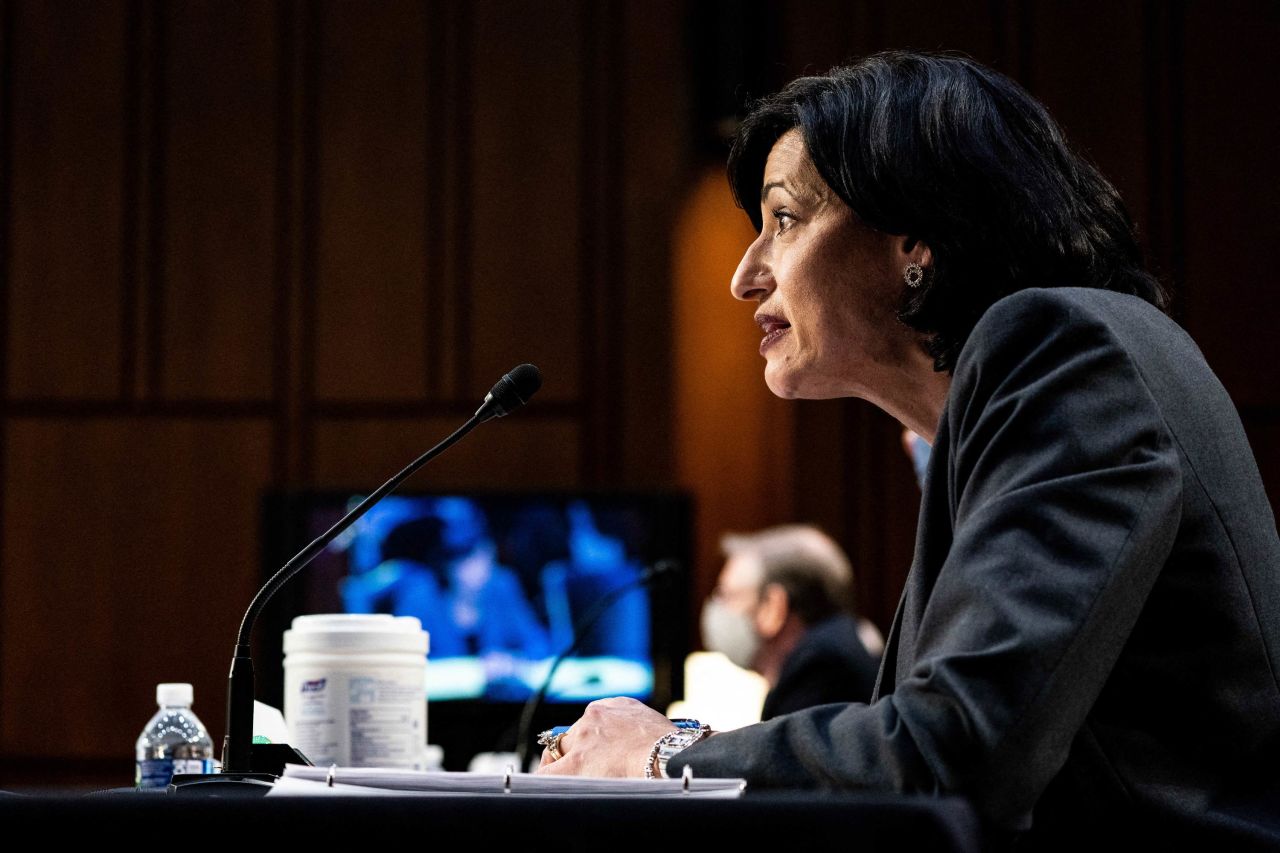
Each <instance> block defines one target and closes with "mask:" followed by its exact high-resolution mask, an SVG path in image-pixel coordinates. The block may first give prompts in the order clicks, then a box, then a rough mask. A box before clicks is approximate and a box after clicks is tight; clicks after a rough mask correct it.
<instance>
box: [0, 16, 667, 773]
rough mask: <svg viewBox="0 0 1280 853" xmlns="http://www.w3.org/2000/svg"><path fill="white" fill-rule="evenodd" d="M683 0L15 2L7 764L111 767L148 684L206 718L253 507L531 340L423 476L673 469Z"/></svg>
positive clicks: (1, 423) (211, 719)
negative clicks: (486, 420)
mask: <svg viewBox="0 0 1280 853" xmlns="http://www.w3.org/2000/svg"><path fill="white" fill-rule="evenodd" d="M680 18H681V16H680V14H679V4H678V3H673V2H666V0H660V2H657V3H646V4H644V6H643V7H641V6H640V5H639V4H630V3H621V2H597V0H581V2H579V0H554V2H478V3H472V2H464V0H457V2H455V0H429V2H414V0H385V2H382V1H381V0H380V2H378V3H367V2H354V0H353V1H352V2H293V0H279V2H262V0H243V1H242V2H228V0H181V2H169V1H168V0H100V2H93V3H83V4H81V3H75V4H71V3H64V2H56V1H55V0H47V2H42V0H9V1H8V2H4V3H3V5H2V6H0V63H2V64H3V72H4V73H3V81H4V83H3V103H2V105H0V108H2V114H0V116H2V118H0V162H2V163H3V173H2V180H3V184H2V185H0V205H3V208H0V217H2V220H3V228H2V229H0V233H2V234H3V241H4V242H3V244H2V246H0V248H2V249H3V272H4V287H3V290H2V291H0V327H2V328H3V335H4V339H3V346H2V347H0V375H2V376H3V418H2V419H0V447H2V448H3V453H2V455H0V460H2V461H0V483H2V484H3V492H2V498H0V513H2V519H3V521H2V523H3V528H2V530H3V533H2V536H3V540H2V546H0V570H2V573H0V594H2V596H3V597H2V599H0V602H2V603H0V607H2V610H0V643H2V647H0V696H2V697H3V705H2V707H0V762H3V763H4V764H5V767H6V768H7V769H6V770H5V771H2V772H0V775H3V776H4V777H5V778H4V781H5V782H11V781H12V779H13V778H14V777H15V776H19V775H21V774H20V772H19V771H17V770H14V769H13V768H15V767H18V768H24V767H25V768H27V769H31V767H32V766H33V765H34V760H36V759H57V758H61V759H68V760H72V761H76V762H80V764H81V765H82V766H85V767H93V766H94V761H95V760H96V761H98V765H97V766H98V767H99V769H100V770H101V771H102V775H103V778H104V779H107V778H109V779H114V780H116V781H117V783H118V784H127V783H128V781H129V778H130V774H131V769H130V764H129V763H130V761H131V750H132V744H133V739H134V738H135V737H136V735H137V732H138V730H140V728H141V725H142V723H143V722H145V720H146V718H147V717H148V716H149V715H150V713H151V712H152V709H153V708H154V704H153V692H154V685H155V683H156V682H158V681H163V680H182V681H192V682H194V684H195V686H196V707H197V710H198V712H199V713H201V714H202V715H203V718H204V719H205V721H206V722H207V723H208V724H209V725H210V727H211V729H212V730H213V732H214V735H215V738H216V739H220V737H221V728H222V717H223V707H222V703H223V701H224V690H225V675H226V668H227V666H228V660H229V657H228V655H229V653H230V651H231V647H232V644H233V641H234V632H235V629H236V626H237V625H238V622H239V618H240V614H241V613H242V612H243V610H244V608H245V607H246V606H247V604H248V602H249V600H250V598H251V596H252V592H253V590H254V588H255V586H256V585H257V583H258V577H259V572H260V562H259V561H260V548H259V526H260V523H259V517H258V516H259V500H260V497H261V495H262V494H263V492H264V491H265V490H267V489H269V488H278V487H310V486H315V487H370V486H373V485H376V484H377V483H378V482H380V481H381V480H383V479H384V478H385V477H386V476H388V475H390V474H391V473H392V472H394V471H395V470H396V469H398V468H399V467H401V466H402V465H403V464H405V463H406V462H407V461H408V460H410V459H412V458H413V457H415V456H417V455H418V454H419V453H421V452H422V451H423V450H425V449H426V447H428V446H430V445H431V444H433V443H434V442H435V441H437V440H438V439H439V438H442V437H443V436H444V435H445V434H447V433H448V432H449V431H451V430H452V429H453V428H454V427H456V426H457V425H458V424H459V423H460V422H461V421H462V420H463V419H464V418H465V417H466V416H468V415H470V414H471V412H472V411H474V410H475V407H476V406H477V405H478V404H479V402H480V399H481V398H482V397H483V395H484V394H485V392H487V391H488V389H489V388H490V386H491V385H492V384H493V383H494V382H495V381H496V380H497V379H498V378H499V377H500V376H501V375H502V374H503V373H504V372H506V371H507V370H509V369H511V368H512V367H513V366H515V365H517V364H519V363H521V362H525V361H529V362H533V363H535V364H537V365H539V366H540V367H541V368H542V370H543V372H544V376H545V385H544V387H543V390H542V391H541V393H540V394H539V396H538V399H537V401H536V405H533V406H530V407H529V408H528V409H526V410H525V411H522V412H520V413H519V415H518V416H516V417H512V418H508V419H505V420H502V421H498V422H495V423H493V424H490V425H488V426H486V427H485V428H484V429H482V430H481V431H479V432H478V433H477V434H476V435H474V436H473V437H471V438H470V439H468V441H467V442H465V443H464V444H462V445H459V446H458V447H457V448H456V450H454V451H453V452H451V454H450V455H448V456H446V457H443V458H442V459H441V460H440V461H439V462H438V463H437V464H435V465H433V466H432V468H431V469H429V470H428V471H426V472H424V473H423V474H421V475H419V477H418V479H417V480H416V482H417V484H418V485H419V486H420V487H422V486H431V487H441V488H450V487H457V488H471V487H489V488H556V487H579V486H582V487H598V488H604V487H653V486H662V485H669V484H670V483H671V480H672V473H671V471H672V462H671V458H672V448H671V443H670V440H669V432H670V428H669V420H668V419H667V418H666V417H665V416H664V415H663V414H662V404H663V402H664V400H665V399H667V396H668V394H667V391H666V385H667V382H668V377H669V376H670V373H671V365H670V357H669V355H668V354H667V350H668V349H669V346H668V345H667V344H666V341H667V340H668V339H669V332H668V331H667V330H668V328H669V321H668V315H669V299H670V296H669V292H668V290H667V288H666V285H665V274H664V272H663V271H664V270H665V269H666V268H667V266H668V263H669V262H668V258H667V255H666V251H667V250H666V243H667V232H668V230H669V213H668V211H669V205H670V201H671V199H672V198H676V197H678V196H679V194H680V192H681V190H682V187H683V185H684V169H685V168H686V166H685V159H684V157H685V153H684V152H685V151H686V150H687V148H688V147H689V146H688V143H687V129H686V128H687V125H688V123H689V120H688V117H687V115H686V111H685V109H684V106H683V105H684V103H685V101H686V95H685V90H686V88H687V81H686V74H685V70H684V69H685V60H684V44H683V36H684V33H683V30H682V29H681V27H680V26H679V25H678V22H679V20H680ZM672 22H676V24H675V25H673V24H672ZM640 436H643V440H639V438H638V437H640ZM277 665H278V664H277ZM50 732H57V733H59V734H58V735H57V737H56V738H55V739H53V740H51V738H50V735H49V733H50ZM24 762H25V764H24ZM86 772H88V771H86ZM91 775H92V774H91Z"/></svg>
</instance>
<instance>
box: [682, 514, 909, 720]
mask: <svg viewBox="0 0 1280 853" xmlns="http://www.w3.org/2000/svg"><path fill="white" fill-rule="evenodd" d="M721 547H722V548H723V550H724V554H725V557H726V558H727V560H726V562H725V564H724V568H723V569H722V570H721V572H720V578H719V581H718V582H717V584H716V588H715V590H714V591H713V592H712V594H711V597H710V598H709V599H708V600H707V602H706V604H705V605H704V606H703V610H702V638H703V644H704V645H705V646H706V647H707V648H708V649H709V650H711V651H717V652H722V653H723V654H724V655H725V656H726V657H727V658H729V660H731V661H733V662H734V663H735V664H737V665H738V666H740V667H743V668H744V669H751V670H754V671H756V672H758V673H760V675H761V676H763V677H764V679H765V681H767V682H768V684H769V694H768V695H767V696H766V697H765V700H764V710H763V711H762V713H761V718H762V719H764V720H768V719H770V718H772V717H776V716H778V715H780V714H786V713H789V712H791V711H797V710H799V709H801V708H807V707H810V706H812V705H823V704H827V703H829V702H866V701H868V700H869V699H870V697H871V691H872V688H873V687H874V686H875V681H876V673H877V672H878V670H879V668H880V662H879V655H880V651H881V649H882V648H883V646H884V643H883V640H882V639H881V638H880V633H879V631H877V630H876V628H875V626H874V625H872V624H871V623H870V622H867V621H866V620H859V619H857V618H856V617H855V616H854V615H853V608H852V603H853V571H852V569H851V568H850V567H849V560H848V558H846V557H845V555H844V553H843V552H842V551H841V550H840V546H838V545H837V544H836V543H835V542H833V541H832V540H831V538H830V537H828V536H827V535H826V534H824V533H822V532H821V531H820V530H818V529H817V528H815V527H811V526H808V525H799V524H793V525H784V526H781V527H772V528H769V529H767V530H762V531H760V532H758V533H751V534H729V535H726V536H725V537H724V538H723V540H722V541H721ZM869 649H870V650H869Z"/></svg>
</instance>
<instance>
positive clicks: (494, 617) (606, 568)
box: [264, 493, 690, 708]
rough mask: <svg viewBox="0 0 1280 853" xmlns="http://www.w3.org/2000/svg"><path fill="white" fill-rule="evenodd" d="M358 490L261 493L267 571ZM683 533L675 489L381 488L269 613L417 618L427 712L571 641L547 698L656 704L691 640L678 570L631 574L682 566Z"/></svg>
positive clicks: (511, 679)
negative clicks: (665, 579) (656, 576)
mask: <svg viewBox="0 0 1280 853" xmlns="http://www.w3.org/2000/svg"><path fill="white" fill-rule="evenodd" d="M363 497H364V495H362V494H356V493H325V494H309V495H296V494H294V495H274V496H271V497H269V499H268V502H267V512H266V515H265V518H266V524H267V534H268V535H267V536H266V540H267V541H268V542H269V543H272V544H270V545H269V547H268V549H267V551H268V554H267V565H266V566H265V568H264V571H266V572H267V573H268V574H269V573H271V572H274V570H275V569H277V568H278V567H279V566H280V565H282V564H283V562H284V561H285V560H287V559H288V557H290V556H292V554H293V553H295V552H297V551H299V550H301V549H302V548H303V547H304V546H305V545H306V544H307V543H308V542H310V541H311V540H313V539H314V538H316V537H317V536H319V535H321V534H322V533H324V532H325V531H326V530H327V529H328V528H329V527H330V526H332V525H333V524H334V523H335V522H337V521H338V519H340V518H341V517H342V516H343V515H344V514H345V513H346V512H347V511H348V510H349V509H351V508H352V507H354V506H355V505H356V504H357V503H359V501H360V500H361V499H363ZM689 534H690V531H689V514H688V510H687V501H686V500H685V499H684V498H683V497H682V496H680V495H674V494H659V495H655V494H644V495H640V494H632V495H625V494H608V495H605V494H587V493H577V494H536V495H530V494H497V493H495V494H409V495H392V496H390V497H387V498H385V499H384V500H383V501H381V502H380V503H379V504H377V505H375V506H374V507H373V508H372V509H371V510H370V511H369V512H368V513H367V514H366V515H365V516H364V517H363V518H361V519H360V520H359V521H357V522H356V523H355V524H354V525H353V526H352V527H351V528H350V529H348V530H347V531H346V532H344V533H343V534H342V535H341V536H339V537H338V538H337V539H335V540H334V541H333V542H332V543H331V544H330V545H329V546H328V547H327V548H326V549H325V550H324V551H323V552H322V553H321V554H320V555H319V556H318V557H316V559H315V560H314V561H313V562H312V563H311V565H310V566H308V567H307V568H306V569H305V570H303V571H302V572H301V573H299V575H298V576H296V577H295V579H294V580H293V581H291V582H290V584H289V585H287V586H286V587H285V589H286V590H290V593H289V594H288V595H284V591H283V590H282V595H281V597H282V598H284V599H285V600H286V601H285V603H284V604H283V605H282V607H281V609H282V610H283V611H284V612H283V613H281V614H278V615H277V618H276V619H275V620H273V621H274V623H275V630H279V629H282V628H283V627H287V620H289V619H292V617H293V616H296V615H299V614H301V613H390V614H393V615H397V616H415V617H417V618H418V619H419V620H420V621H421V622H422V626H423V628H424V629H425V630H426V631H427V633H428V635H429V638H430V639H429V644H430V651H429V653H428V665H427V696H428V699H429V701H430V702H431V703H433V705H434V706H435V707H437V708H439V707H440V706H439V705H438V704H437V703H518V702H523V701H525V700H526V699H527V698H528V697H529V696H531V695H532V694H533V693H534V692H536V691H537V690H538V689H539V688H540V687H542V686H543V684H544V682H546V680H547V677H548V675H549V674H550V670H551V666H552V661H553V660H554V659H555V658H556V657H557V656H558V655H559V654H561V653H562V652H565V651H566V650H568V649H570V647H571V646H575V637H577V642H576V647H575V648H574V651H573V652H572V654H570V655H569V656H568V657H567V658H565V660H564V661H563V662H561V663H560V664H559V666H558V667H556V669H555V672H554V675H553V676H552V678H551V681H550V683H549V684H548V689H547V693H546V700H547V701H548V702H550V703H573V704H584V703H586V702H589V701H591V700H593V699H599V698H604V697H608V696H632V697H635V698H637V699H641V700H644V701H648V702H650V703H651V704H654V705H655V706H656V707H661V706H663V704H664V703H666V702H669V701H671V699H672V698H673V697H674V696H676V695H678V691H679V689H680V688H679V685H677V684H675V683H674V679H675V678H677V677H678V673H679V671H680V664H679V661H680V660H681V659H682V657H683V655H684V653H685V652H687V651H688V648H687V647H688V643H687V638H686V637H685V634H686V632H685V631H683V630H681V628H682V626H683V625H684V624H685V622H686V616H685V605H686V603H687V599H686V597H685V595H684V593H683V590H684V588H685V586H686V585H687V580H685V579H683V578H680V579H677V580H676V582H674V583H666V584H651V585H650V584H643V583H641V579H642V573H644V572H645V570H646V568H649V567H651V566H653V565H654V564H656V563H657V562H658V561H661V560H674V561H677V562H678V563H681V564H686V563H687V556H688V553H689ZM606 599H607V600H608V602H607V606H605V605H604V603H605V601H606ZM274 607H275V605H273V608H274ZM596 611H599V612H598V613H597V612H596ZM586 622H591V623H592V624H591V625H590V627H589V628H588V627H585V623H586ZM659 625H661V626H663V627H662V628H661V629H658V628H657V627H656V626H659ZM267 630H268V631H272V629H267ZM575 632H578V633H580V636H578V634H577V633H575Z"/></svg>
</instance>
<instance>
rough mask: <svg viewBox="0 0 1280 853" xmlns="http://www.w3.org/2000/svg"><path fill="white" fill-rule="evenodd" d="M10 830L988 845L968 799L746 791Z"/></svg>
mask: <svg viewBox="0 0 1280 853" xmlns="http://www.w3.org/2000/svg"><path fill="white" fill-rule="evenodd" d="M0 826H3V827H5V829H6V835H7V837H9V838H14V837H22V836H23V835H25V834H26V832H31V833H34V835H33V838H35V839H40V840H41V841H48V840H59V839H60V840H81V841H90V840H98V841H101V840H102V839H105V838H111V837H119V838H125V837H128V836H122V835H119V834H118V833H121V832H128V833H130V834H131V836H133V837H134V838H137V833H139V832H145V833H146V834H147V835H148V836H149V837H150V838H153V839H157V840H158V839H160V838H165V837H172V838H173V839H174V840H175V841H177V840H178V839H180V838H182V837H194V836H191V833H198V834H199V836H200V837H204V838H211V837H212V838H216V839H217V840H218V841H219V843H220V846H225V845H226V844H234V843H236V842H237V840H242V841H244V842H252V841H255V840H264V839H269V840H272V841H279V840H280V839H281V838H285V839H287V840H288V841H289V842H290V843H295V842H308V841H310V842H321V843H324V844H326V846H329V845H337V844H339V843H341V844H351V843H356V844H359V843H362V842H368V841H370V840H380V839H383V838H387V839H391V838H398V839H402V840H404V841H409V840H411V839H415V838H416V839H418V840H420V841H421V842H422V843H429V844H430V845H431V848H430V849H441V848H438V847H437V846H436V845H439V844H442V843H443V844H450V845H456V844H484V845H486V847H488V846H489V845H518V846H519V847H520V848H522V849H547V850H560V851H564V850H588V849H590V850H597V851H599V850H608V849H615V848H622V849H633V848H635V847H637V846H649V845H655V846H657V847H660V848H666V847H669V846H670V845H671V844H673V843H674V844H680V843H689V844H697V845H699V846H701V845H703V844H705V843H706V841H707V840H708V839H710V840H714V842H715V848H716V849H722V848H723V849H733V848H735V847H739V848H741V849H768V848H775V849H777V850H778V851H785V850H794V849H806V850H816V851H821V850H824V849H830V850H845V849H856V850H859V851H863V850H865V851H874V850H895V851H901V850H912V851H915V850H929V851H933V850H938V851H946V850H954V851H977V850H979V849H981V843H980V837H979V828H978V823H977V820H976V818H975V817H974V814H973V811H972V809H971V808H970V807H969V805H968V804H967V803H965V802H964V801H963V800H959V799H946V798H943V799H939V798H931V797H895V796H881V795H852V794H826V793H817V792H788V793H748V794H747V795H746V796H744V797H742V798H741V799H737V800H719V799H702V798H693V797H681V798H661V797H627V798H602V797H573V798H567V797H543V796H530V795H516V794H511V795H502V794H498V795H489V796H470V797H454V796H448V797H406V796H378V797H322V798H311V797H305V798H304V797H268V798H249V799H246V798H217V797H207V796H192V795H181V796H180V795H171V794H165V793H162V792H160V793H157V792H135V791H132V790H117V791H109V792H97V793H93V794H88V795H86V794H70V793H68V794H50V793H41V794H32V795H5V796H0ZM24 831H25V832H24ZM19 833H21V834H22V835H19ZM170 833H173V835H172V836H170V835H169V834H170ZM209 833H216V835H213V836H210V835H209ZM330 849H331V848H330ZM424 849H425V848H424Z"/></svg>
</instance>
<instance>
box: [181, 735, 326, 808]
mask: <svg viewBox="0 0 1280 853" xmlns="http://www.w3.org/2000/svg"><path fill="white" fill-rule="evenodd" d="M249 760H250V764H251V770H250V772H247V773H241V772H223V773H178V774H176V775H175V776H174V777H173V779H172V780H170V782H169V793H170V794H201V795H204V796H209V797H240V796H245V797H256V796H262V795H263V794H265V793H267V791H270V790H271V786H272V785H274V784H275V782H276V780H277V779H279V778H280V777H281V776H282V775H284V766H285V765H286V764H305V765H307V766H311V761H310V760H308V759H307V757H306V756H305V755H303V754H302V753H301V752H299V751H298V750H296V749H294V748H293V747H291V746H289V744H287V743H255V744H252V745H251V746H250V747H249Z"/></svg>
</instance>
